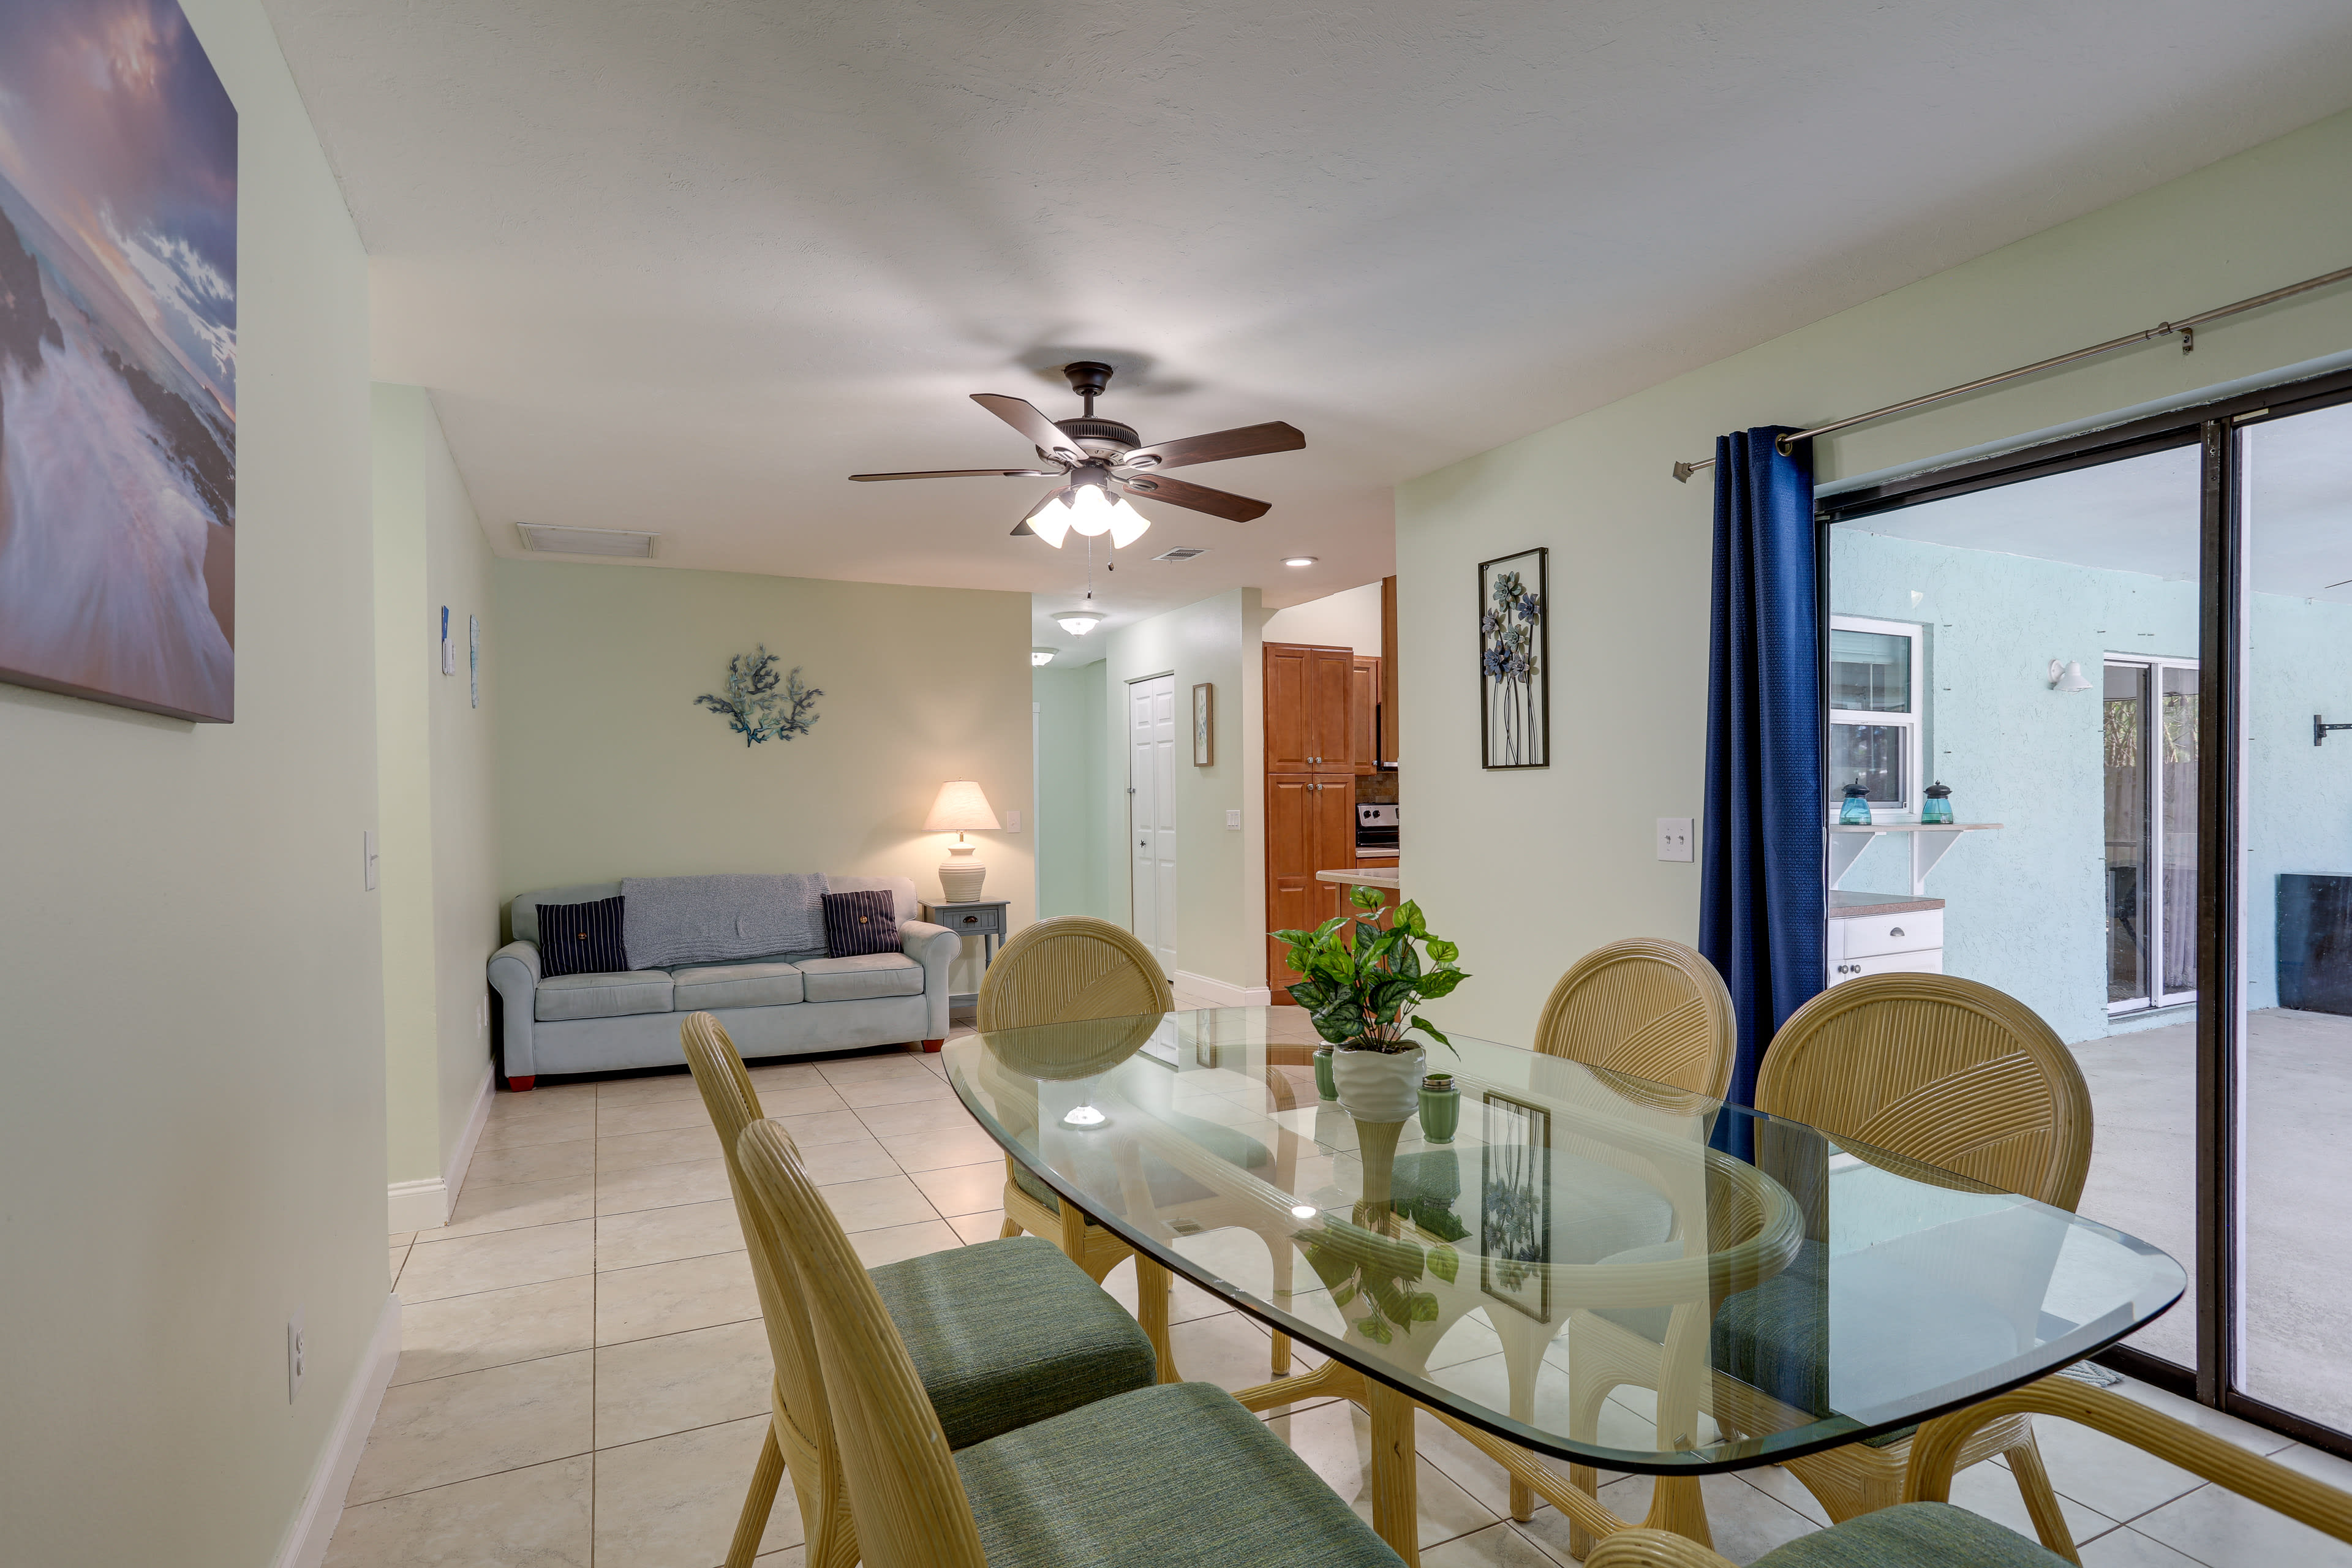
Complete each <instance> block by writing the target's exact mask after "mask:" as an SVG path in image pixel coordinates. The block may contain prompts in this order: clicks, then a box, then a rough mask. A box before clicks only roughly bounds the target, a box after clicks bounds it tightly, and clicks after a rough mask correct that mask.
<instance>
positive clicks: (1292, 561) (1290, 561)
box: [1282, 555, 1316, 566]
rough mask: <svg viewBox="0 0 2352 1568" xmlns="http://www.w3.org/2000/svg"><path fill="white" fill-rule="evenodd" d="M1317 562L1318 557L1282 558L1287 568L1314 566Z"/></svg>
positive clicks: (1295, 556) (1294, 556) (1287, 556)
mask: <svg viewBox="0 0 2352 1568" xmlns="http://www.w3.org/2000/svg"><path fill="white" fill-rule="evenodd" d="M1315 561H1316V557H1314V556H1312V555H1286V556H1284V557H1283V558H1282V563H1283V564H1284V565H1285V566H1312V565H1314V564H1315Z"/></svg>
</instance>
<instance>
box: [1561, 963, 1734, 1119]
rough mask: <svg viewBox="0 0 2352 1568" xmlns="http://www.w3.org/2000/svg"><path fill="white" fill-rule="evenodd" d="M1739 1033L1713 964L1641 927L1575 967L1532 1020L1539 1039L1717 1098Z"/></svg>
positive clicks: (1564, 1053)
mask: <svg viewBox="0 0 2352 1568" xmlns="http://www.w3.org/2000/svg"><path fill="white" fill-rule="evenodd" d="M1737 1037H1738V1031H1737V1030H1736V1029H1735V1028H1734V1027H1733V1025H1732V1015H1731V993H1730V992H1729V991H1727V990H1726V989H1725V988H1724V984H1723V976H1722V975H1720V974H1718V973H1716V969H1715V965H1714V964H1712V963H1708V962H1707V961H1706V959H1705V958H1703V957H1701V956H1700V955H1699V953H1698V952H1696V950H1694V949H1692V948H1687V947H1685V946H1684V945H1683V944H1682V943H1681V942H1667V941H1664V940H1663V939H1662V938H1658V937H1647V936H1637V937H1628V938H1626V939H1625V940H1624V941H1622V942H1611V943H1609V944H1608V945H1607V946H1605V947H1597V948H1594V949H1593V950H1592V951H1591V952H1588V953H1586V954H1585V955H1584V956H1583V957H1582V958H1580V959H1578V960H1577V961H1576V962H1575V963H1572V964H1570V966H1569V969H1568V973H1565V974H1563V975H1561V976H1560V977H1559V984H1556V985H1554V986H1553V987H1552V988H1551V996H1550V997H1549V1000H1547V1001H1546V1002H1545V1003H1544V1009H1543V1015H1542V1016H1541V1017H1540V1018H1538V1020H1537V1022H1536V1037H1535V1048H1536V1049H1538V1050H1539V1051H1542V1052H1544V1053H1545V1054H1546V1055H1548V1056H1555V1057H1566V1058H1570V1060H1572V1061H1580V1062H1582V1063H1584V1064H1585V1065H1586V1066H1587V1067H1595V1068H1604V1069H1606V1070H1608V1071H1610V1072H1614V1073H1623V1074H1624V1075H1626V1076H1627V1077H1629V1078H1636V1079H1646V1080H1647V1081H1649V1082H1651V1083H1663V1084H1671V1085H1673V1086H1674V1087H1675V1088H1676V1089H1688V1090H1689V1091H1690V1092H1691V1093H1693V1094H1703V1095H1706V1096H1709V1097H1711V1098H1713V1099H1717V1100H1720V1099H1722V1098H1723V1094H1724V1091H1725V1090H1726V1089H1728V1088H1730V1086H1731V1059H1732V1055H1733V1047H1734V1043H1735V1041H1736V1039H1737Z"/></svg>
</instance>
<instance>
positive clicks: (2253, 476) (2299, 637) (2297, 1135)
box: [2228, 405, 2352, 1431]
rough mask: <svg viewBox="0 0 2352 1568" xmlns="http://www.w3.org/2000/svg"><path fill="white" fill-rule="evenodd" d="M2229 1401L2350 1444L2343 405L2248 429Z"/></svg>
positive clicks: (2348, 428) (2350, 765) (2350, 508)
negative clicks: (2237, 1157)
mask: <svg viewBox="0 0 2352 1568" xmlns="http://www.w3.org/2000/svg"><path fill="white" fill-rule="evenodd" d="M2239 441H2240V457H2241V458H2242V469H2243V476H2242V480H2241V482H2240V484H2239V486H2238V489H2239V494H2240V496H2241V498H2242V515H2241V517H2240V519H2239V527H2238V533H2239V538H2240V539H2241V541H2242V548H2243V559H2244V567H2243V571H2242V593H2241V599H2240V603H2241V605H2242V626H2243V646H2244V665H2243V668H2242V673H2241V684H2240V694H2241V696H2240V700H2241V705H2242V711H2243V722H2242V736H2243V746H2244V751H2243V753H2242V763H2241V767H2242V779H2241V787H2240V794H2239V825H2240V826H2239V834H2238V837H2239V844H2240V850H2241V854H2240V857H2239V858H2240V860H2241V862H2242V865H2243V867H2244V880H2243V885H2242V889H2241V892H2240V902H2241V906H2242V910H2243V920H2242V929H2243V931H2244V944H2245V966H2244V976H2243V981H2244V983H2243V985H2242V988H2241V994H2240V999H2239V1002H2240V1005H2239V1011H2238V1016H2237V1020H2236V1022H2237V1025H2238V1028H2237V1040H2236V1051H2235V1053H2234V1060H2233V1062H2232V1064H2231V1065H2232V1066H2233V1067H2234V1068H2235V1069H2236V1073H2235V1077H2236V1080H2237V1086H2238V1096H2237V1100H2238V1114H2239V1117H2240V1120H2241V1123H2242V1126H2243V1128H2244V1139H2243V1142H2242V1157H2241V1161H2240V1163H2239V1167H2238V1171H2237V1176H2238V1181H2237V1200H2238V1201H2237V1204H2236V1205H2235V1207H2236V1214H2235V1215H2234V1218H2235V1220H2236V1224H2235V1226H2234V1227H2233V1232H2234V1234H2233V1237H2232V1239H2233V1240H2234V1242H2235V1244H2236V1255H2237V1289H2236V1290H2235V1291H2234V1293H2233V1299H2232V1300H2231V1303H2230V1305H2231V1309H2232V1310H2231V1319H2232V1324H2231V1327H2232V1330H2233V1332H2232V1335H2231V1344H2230V1346H2229V1347H2228V1348H2229V1350H2230V1352H2231V1357H2232V1360H2233V1361H2234V1363H2235V1367H2236V1377H2235V1383H2236V1385H2237V1387H2239V1388H2240V1389H2242V1390H2243V1391H2244V1393H2245V1394H2248V1395H2250V1396H2251V1397H2252V1398H2254V1399H2257V1400H2260V1401H2261V1402H2263V1404H2264V1405H2272V1406H2275V1407H2278V1408H2281V1409H2284V1410H2286V1411H2288V1412H2291V1413H2292V1414H2294V1415H2297V1416H2301V1417H2303V1418H2305V1419H2306V1420H2309V1421H2313V1422H2317V1423H2319V1424H2321V1425H2323V1426H2328V1427H2332V1428H2334V1429H2336V1430H2337V1431H2352V1256H2347V1249H2346V1242H2347V1238H2352V730H2347V731H2342V732H2336V731H2329V730H2327V729H2325V728H2322V726H2325V725H2328V724H2338V723H2352V405H2336V406H2333V407H2323V408H2319V409H2315V410H2312V411H2310V412H2306V413H2302V414H2296V415H2290V416H2277V417H2272V418H2267V419H2263V420H2259V421H2252V422H2249V423H2248V424H2247V425H2246V426H2244V427H2243V429H2242V431H2241V433H2240V435H2239Z"/></svg>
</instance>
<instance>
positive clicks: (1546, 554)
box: [1478, 548, 1551, 768]
mask: <svg viewBox="0 0 2352 1568" xmlns="http://www.w3.org/2000/svg"><path fill="white" fill-rule="evenodd" d="M1550 558H1551V552H1550V551H1549V550H1545V549H1540V548H1538V549H1535V550H1523V551H1521V552H1519V553H1517V555H1505V556H1501V557H1499V558H1497V559H1496V560H1493V561H1481V562H1480V563H1478V748H1479V758H1478V761H1479V763H1481V764H1482V765H1483V766H1486V767H1489V768H1543V767H1549V766H1550V765H1551V594H1550V586H1549V584H1548V583H1547V582H1546V581H1545V579H1546V577H1547V575H1548V572H1547V567H1548V565H1549V561H1550Z"/></svg>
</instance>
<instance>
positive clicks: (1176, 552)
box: [1152, 544, 1208, 561]
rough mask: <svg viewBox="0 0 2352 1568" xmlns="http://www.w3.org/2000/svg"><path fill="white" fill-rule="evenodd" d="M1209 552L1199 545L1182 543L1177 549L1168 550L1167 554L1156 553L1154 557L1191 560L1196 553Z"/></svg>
mask: <svg viewBox="0 0 2352 1568" xmlns="http://www.w3.org/2000/svg"><path fill="white" fill-rule="evenodd" d="M1207 553H1208V552H1207V551H1206V550H1203V549H1202V548H1201V547H1200V546H1198V545H1192V544H1180V545H1178V546H1177V547H1176V548H1175V549H1173V550H1171V551H1169V552H1166V553H1165V554H1160V555H1155V556H1153V557H1152V559H1153V560H1154V561H1190V560H1191V559H1192V557H1194V556H1195V555H1206V554H1207Z"/></svg>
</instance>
